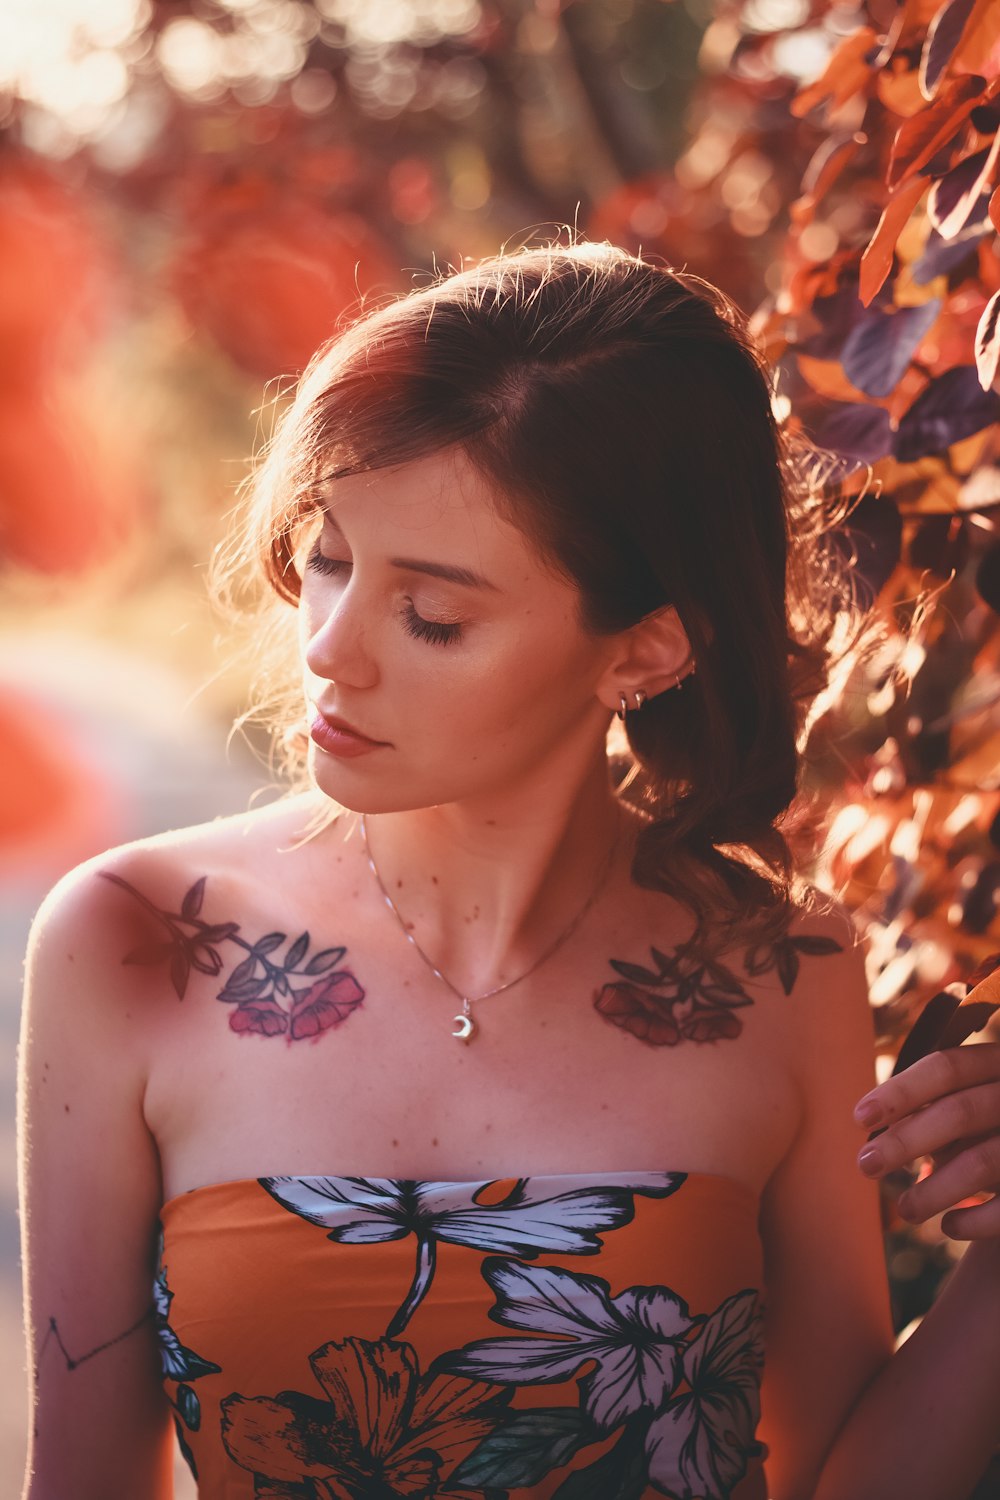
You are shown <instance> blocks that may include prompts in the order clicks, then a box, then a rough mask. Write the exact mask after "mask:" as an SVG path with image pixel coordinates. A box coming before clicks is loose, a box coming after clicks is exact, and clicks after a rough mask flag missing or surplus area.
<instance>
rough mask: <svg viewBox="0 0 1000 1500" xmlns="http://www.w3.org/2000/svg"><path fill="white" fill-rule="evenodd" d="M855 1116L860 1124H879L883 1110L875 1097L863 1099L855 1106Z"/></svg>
mask: <svg viewBox="0 0 1000 1500" xmlns="http://www.w3.org/2000/svg"><path fill="white" fill-rule="evenodd" d="M854 1118H855V1119H856V1120H857V1122H858V1124H859V1125H877V1124H878V1122H879V1120H881V1118H882V1111H881V1110H880V1109H879V1107H878V1105H877V1104H876V1103H875V1100H874V1099H862V1100H860V1101H859V1103H857V1104H856V1105H855V1106H854Z"/></svg>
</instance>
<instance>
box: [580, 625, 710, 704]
mask: <svg viewBox="0 0 1000 1500" xmlns="http://www.w3.org/2000/svg"><path fill="white" fill-rule="evenodd" d="M613 639H614V642H615V649H614V650H613V652H612V655H611V657H610V660H609V663H608V666H607V668H606V669H605V671H604V672H603V673H602V675H601V679H600V681H599V682H598V684H597V696H598V698H599V699H600V701H601V702H602V703H603V704H604V705H605V707H606V708H610V709H612V710H613V711H614V712H616V713H617V712H618V709H619V707H620V705H621V699H622V698H623V697H624V698H625V699H626V700H627V701H628V704H629V706H630V707H631V706H632V705H633V704H634V701H635V694H636V693H637V692H640V693H644V694H645V696H646V697H647V698H655V697H656V696H657V694H658V693H665V692H666V691H667V689H668V688H672V687H675V686H676V684H677V679H678V678H684V677H686V676H687V675H688V673H689V672H693V671H694V656H693V654H692V651H691V642H690V641H689V640H688V637H687V632H686V630H685V629H684V626H683V625H682V624H681V620H680V616H679V615H678V613H677V611H676V609H675V608H674V606H673V605H672V604H668V605H667V606H666V607H665V608H664V609H658V610H656V611H655V613H653V614H651V615H646V616H645V618H644V619H642V620H640V621H639V622H638V624H636V625H632V626H630V627H629V629H628V630H623V631H621V632H620V634H619V635H617V636H616V637H614V638H613Z"/></svg>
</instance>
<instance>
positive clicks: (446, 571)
mask: <svg viewBox="0 0 1000 1500" xmlns="http://www.w3.org/2000/svg"><path fill="white" fill-rule="evenodd" d="M389 561H390V562H391V563H392V566H393V567H394V568H403V569H404V570H405V571H406V572H407V573H426V574H427V575H428V577H430V578H443V579H444V580H445V582H446V583H461V584H464V586H465V587H466V588H470V589H492V590H493V592H494V593H497V592H499V591H498V589H497V586H496V584H495V583H491V582H490V580H489V579H488V578H484V577H483V576H482V574H481V573H474V572H473V571H472V569H471V568H460V567H457V566H456V565H455V564H453V563H436V562H422V561H421V560H420V559H419V558H416V557H390V559H389Z"/></svg>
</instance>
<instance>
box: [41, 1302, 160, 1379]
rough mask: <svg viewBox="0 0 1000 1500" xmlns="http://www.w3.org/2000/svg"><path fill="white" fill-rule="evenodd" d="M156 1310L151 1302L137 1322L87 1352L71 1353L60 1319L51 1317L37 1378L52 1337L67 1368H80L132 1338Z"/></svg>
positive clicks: (43, 1341)
mask: <svg viewBox="0 0 1000 1500" xmlns="http://www.w3.org/2000/svg"><path fill="white" fill-rule="evenodd" d="M155 1311H156V1309H155V1307H154V1306H153V1304H152V1302H151V1303H150V1304H149V1306H148V1307H147V1308H146V1311H145V1312H144V1313H143V1314H142V1316H141V1317H139V1318H136V1320H135V1322H134V1323H131V1324H130V1325H129V1327H128V1328H124V1329H123V1330H122V1332H121V1333H116V1334H115V1336H114V1337H113V1338H110V1339H105V1340H104V1342H103V1343H102V1344H95V1345H94V1347H93V1349H88V1350H87V1352H86V1353H85V1354H70V1352H69V1350H68V1349H67V1348H66V1345H65V1344H64V1343H63V1340H62V1334H61V1333H60V1332H59V1323H58V1320H57V1319H56V1318H50V1319H49V1326H48V1328H47V1329H46V1331H45V1337H44V1339H43V1340H42V1346H41V1348H40V1349H39V1351H38V1358H37V1359H36V1361H35V1380H36V1381H37V1380H38V1374H39V1371H40V1370H41V1368H42V1360H43V1359H44V1357H45V1351H46V1349H47V1348H48V1346H49V1341H50V1340H51V1339H54V1340H55V1342H56V1344H57V1345H58V1347H59V1349H60V1350H61V1352H62V1357H63V1359H64V1360H65V1361H66V1368H67V1370H76V1369H79V1367H80V1365H85V1364H86V1363H87V1360H88V1359H93V1358H94V1356H95V1355H96V1354H103V1353H104V1351H105V1349H111V1348H113V1347H114V1345H115V1344H120V1343H121V1342H122V1340H123V1339H127V1338H130V1337H131V1335H132V1334H133V1333H138V1331H139V1329H140V1328H141V1327H142V1325H143V1324H144V1323H148V1322H149V1321H150V1319H151V1318H152V1317H153V1315H154V1313H155Z"/></svg>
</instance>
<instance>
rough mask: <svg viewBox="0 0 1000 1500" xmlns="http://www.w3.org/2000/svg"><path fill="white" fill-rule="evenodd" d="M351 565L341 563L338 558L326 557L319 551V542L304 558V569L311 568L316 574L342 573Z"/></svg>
mask: <svg viewBox="0 0 1000 1500" xmlns="http://www.w3.org/2000/svg"><path fill="white" fill-rule="evenodd" d="M350 566H351V565H350V563H349V562H343V561H342V560H341V559H340V558H339V557H327V556H326V554H325V553H323V552H321V551H320V550H319V542H315V543H314V544H313V549H312V551H311V552H310V553H309V556H308V557H307V558H306V567H307V568H313V569H314V570H315V572H317V573H328V574H333V573H342V572H343V571H344V570H345V569H346V568H349V567H350Z"/></svg>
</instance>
